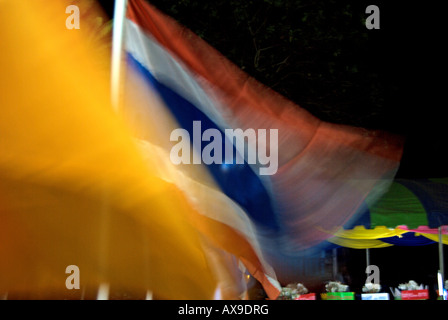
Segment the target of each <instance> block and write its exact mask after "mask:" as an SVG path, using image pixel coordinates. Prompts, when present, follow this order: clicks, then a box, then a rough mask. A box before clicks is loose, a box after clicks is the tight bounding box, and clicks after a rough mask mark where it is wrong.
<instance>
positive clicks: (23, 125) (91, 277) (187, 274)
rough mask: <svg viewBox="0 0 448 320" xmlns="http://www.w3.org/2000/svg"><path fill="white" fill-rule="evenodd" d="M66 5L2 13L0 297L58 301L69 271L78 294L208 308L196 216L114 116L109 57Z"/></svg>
mask: <svg viewBox="0 0 448 320" xmlns="http://www.w3.org/2000/svg"><path fill="white" fill-rule="evenodd" d="M74 3H76V4H77V5H78V6H81V5H82V3H83V2H82V1H76V2H74ZM69 4H70V3H69V2H67V1H51V3H50V2H48V1H41V0H30V1H16V0H9V1H0V30H2V31H1V33H2V35H1V41H0V101H1V109H0V293H2V292H8V293H9V294H10V296H13V294H16V297H18V298H20V297H31V298H35V297H41V298H59V297H62V296H64V294H66V292H67V291H68V290H70V289H68V288H67V282H70V281H75V280H76V279H73V278H70V277H71V276H73V275H74V274H72V273H66V270H67V267H68V266H72V265H75V266H77V267H78V268H79V274H78V276H79V281H80V286H81V289H82V287H83V286H91V285H93V286H96V285H98V284H99V283H104V282H105V283H109V284H111V285H112V286H116V287H119V288H126V290H129V291H130V292H140V291H144V290H151V291H153V292H154V295H155V296H156V297H159V298H168V299H207V298H211V297H212V296H213V292H214V290H215V288H216V281H215V278H214V276H213V275H212V272H211V270H210V268H209V265H208V263H207V259H206V256H205V254H204V251H203V250H202V247H201V244H200V241H199V238H198V235H197V234H196V231H195V229H193V228H192V227H191V226H190V223H189V221H188V218H187V216H188V215H189V214H191V213H192V211H193V209H192V208H191V206H190V205H189V203H188V202H187V200H186V199H185V197H184V195H183V194H182V193H181V191H180V190H179V189H178V188H177V187H176V186H175V185H174V184H172V183H170V182H168V181H164V180H162V179H160V178H159V177H158V176H156V175H155V174H154V173H153V172H152V170H151V165H156V163H155V162H154V163H151V157H149V160H148V159H146V160H144V159H143V157H142V155H141V153H140V151H139V150H138V149H137V147H136V145H135V143H134V142H133V140H132V136H131V133H130V132H131V130H130V129H129V128H128V127H126V126H125V125H124V122H123V121H122V120H121V119H120V118H119V117H118V116H117V114H115V113H114V112H113V110H112V108H111V106H110V99H109V96H110V93H109V73H108V70H107V65H108V64H107V63H104V62H105V61H109V60H110V57H109V56H108V54H107V52H108V50H107V51H104V50H99V49H98V48H102V47H101V44H99V43H97V42H95V41H94V38H92V37H91V36H89V32H88V31H89V24H88V23H85V21H84V20H83V19H81V20H80V21H79V29H77V28H72V29H70V28H68V27H67V19H68V18H70V19H72V18H73V19H74V18H75V17H70V15H71V14H73V13H74V11H73V12H70V11H69V12H68V13H67V12H66V9H67V6H68V5H69ZM82 9H83V8H82V7H81V8H80V11H81V13H82V12H83V10H82ZM89 10H93V9H92V8H89ZM69 22H70V23H71V22H73V21H69ZM105 53H106V54H105ZM146 156H148V155H146ZM167 161H169V159H167ZM68 280H70V281H68ZM81 289H76V288H75V289H71V290H81Z"/></svg>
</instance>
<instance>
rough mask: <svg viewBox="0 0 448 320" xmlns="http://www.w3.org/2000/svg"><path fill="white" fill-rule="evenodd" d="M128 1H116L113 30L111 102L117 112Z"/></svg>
mask: <svg viewBox="0 0 448 320" xmlns="http://www.w3.org/2000/svg"><path fill="white" fill-rule="evenodd" d="M126 6H127V0H115V7H114V22H113V29H112V64H111V101H112V107H113V108H114V110H115V111H117V112H118V111H119V105H120V79H121V73H122V58H123V34H124V19H125V16H126Z"/></svg>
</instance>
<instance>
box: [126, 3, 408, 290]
mask: <svg viewBox="0 0 448 320" xmlns="http://www.w3.org/2000/svg"><path fill="white" fill-rule="evenodd" d="M124 42H125V49H126V52H127V67H128V69H129V71H130V72H131V70H132V74H135V75H136V76H135V78H136V80H135V82H134V83H133V82H131V81H129V80H126V81H125V89H124V92H125V96H126V97H127V99H131V100H134V101H133V102H127V103H126V104H125V105H126V108H127V109H126V110H125V111H124V112H125V114H126V116H127V117H128V118H129V120H130V121H131V122H132V123H135V125H134V126H133V127H136V128H138V134H137V135H136V136H138V137H139V138H140V139H141V140H142V141H145V140H146V141H150V142H151V143H152V144H153V146H152V147H157V148H160V149H161V150H162V152H165V153H169V150H170V148H171V147H172V146H173V144H174V143H173V142H170V141H168V137H169V135H170V133H171V131H172V130H173V129H175V128H177V127H179V126H180V127H181V128H183V129H185V130H186V131H187V132H188V133H189V135H190V141H191V142H192V143H193V145H194V141H193V140H194V139H193V138H192V137H193V136H194V131H193V122H194V121H200V122H201V125H202V130H203V131H204V130H206V129H216V130H220V131H221V133H223V132H224V131H225V130H226V129H242V130H243V131H244V130H247V129H255V130H258V129H266V130H270V129H276V130H278V146H277V145H276V146H270V145H269V143H267V145H266V147H267V150H268V153H269V154H272V153H271V151H270V148H271V147H275V148H278V157H279V158H278V171H277V172H276V173H275V174H273V175H270V176H261V175H259V174H258V172H259V170H258V169H259V164H251V163H250V164H249V163H248V162H247V157H244V158H245V159H246V162H245V163H244V164H234V163H233V164H228V165H225V166H224V165H222V164H218V163H211V164H208V165H204V166H199V165H186V164H180V165H178V166H177V168H174V167H173V168H171V169H170V170H171V172H174V171H176V170H177V171H176V175H181V176H182V178H181V177H177V178H173V181H175V183H176V184H177V185H178V186H179V188H181V189H182V190H184V192H185V194H186V195H187V197H188V198H189V199H190V201H191V202H192V203H193V204H194V206H195V208H197V209H198V210H197V211H198V212H199V213H200V214H199V215H195V216H194V218H192V219H191V220H192V222H193V223H195V225H196V226H197V228H199V230H200V231H201V232H202V234H203V235H205V237H206V238H207V239H209V240H210V241H211V242H212V243H213V245H214V246H216V247H217V248H222V249H224V250H225V251H227V252H230V253H232V254H234V255H235V256H236V257H237V258H238V259H240V260H241V261H242V262H243V263H244V264H245V266H246V268H247V269H248V271H249V272H250V273H251V274H252V275H253V276H254V277H255V278H257V279H258V280H259V281H260V282H261V283H262V284H263V285H264V288H265V290H266V292H267V293H268V295H269V296H270V297H271V298H272V297H275V294H276V288H275V286H274V287H273V286H272V284H271V283H270V280H269V277H272V278H274V279H275V278H276V277H277V276H281V274H280V275H279V274H278V270H279V269H278V268H277V267H278V266H282V265H284V263H285V262H288V261H293V260H294V259H295V258H296V257H300V256H301V255H302V254H303V252H305V251H307V250H309V249H310V248H317V247H318V246H319V245H321V244H322V243H323V242H324V240H326V239H327V238H329V237H330V236H331V234H330V233H328V232H324V231H322V230H335V229H338V228H340V227H342V226H343V225H344V224H345V223H346V222H347V221H348V220H349V219H350V218H353V216H355V215H357V214H360V213H361V212H360V211H361V209H362V206H361V205H362V203H363V201H364V200H366V198H367V197H368V198H369V201H372V202H374V201H375V200H376V199H378V198H379V197H380V196H381V195H382V194H383V193H384V192H385V191H386V190H387V189H388V187H389V186H390V183H391V182H392V180H393V178H394V176H395V173H396V171H397V169H398V166H399V164H400V159H401V155H402V148H403V139H402V138H401V137H399V136H395V135H392V134H389V133H387V132H383V131H378V130H366V129H363V128H356V127H350V126H344V125H336V124H332V123H327V122H324V121H321V120H320V119H317V118H316V117H314V116H313V115H311V114H310V113H309V112H307V111H306V110H305V109H303V108H301V107H299V106H297V105H295V104H294V103H293V102H291V101H289V100H287V99H286V98H284V97H282V96H281V95H279V94H277V93H276V92H274V91H273V90H271V89H269V88H267V87H265V86H264V85H262V84H260V83H259V82H257V81H256V80H255V79H253V78H251V77H249V76H248V75H247V74H246V73H244V72H243V71H242V70H240V69H239V68H238V67H237V66H235V65H234V64H232V63H231V62H230V61H229V60H227V59H226V58H225V57H224V56H223V55H221V54H220V53H219V52H218V51H216V50H215V49H214V48H212V47H211V46H209V45H208V44H207V43H206V42H205V41H204V40H202V39H201V38H200V37H198V36H197V35H195V34H193V32H191V31H190V30H188V29H187V28H185V27H183V26H181V25H180V24H179V23H177V22H176V21H175V20H173V19H172V18H170V17H168V16H166V15H165V14H163V13H162V12H160V11H159V10H157V9H156V8H154V7H153V6H152V5H150V4H148V2H147V1H143V0H129V1H128V8H127V19H126V25H125V35H124ZM145 101H146V102H148V103H147V104H148V105H145ZM155 101H157V103H155ZM149 102H150V103H149ZM130 106H132V107H130ZM360 107H362V106H360ZM162 110H169V111H170V112H171V113H172V114H173V115H174V118H175V120H176V121H177V123H176V122H174V123H171V124H169V121H172V120H166V121H164V120H163V118H160V117H161V115H162V114H163V112H162ZM154 115H157V118H158V121H157V122H158V123H154V122H152V121H153V120H154V119H153V118H154ZM159 116H160V117H159ZM167 119H169V118H167ZM151 120H152V121H151ZM145 122H147V123H145ZM154 132H157V133H160V134H161V136H160V137H162V138H160V140H157V139H154ZM224 140H225V139H223V141H222V144H223V146H222V147H223V150H225V144H224ZM213 142H215V141H213ZM247 148H248V149H251V150H257V148H259V146H257V145H250V141H249V143H248V146H247ZM248 149H245V150H242V149H238V148H237V146H234V154H236V152H239V153H240V155H241V156H243V155H246V154H247V153H248ZM203 151H204V146H203V145H202V146H198V145H194V152H196V153H198V154H199V155H201V154H202V152H203ZM222 154H224V152H222ZM190 156H191V155H190ZM163 158H164V157H162V159H163ZM165 158H166V156H165ZM221 163H224V161H221ZM166 165H168V164H166ZM156 167H159V168H160V166H156ZM204 171H206V172H204ZM207 172H208V174H207ZM290 259H291V260H290ZM290 267H291V268H294V265H290ZM280 269H281V268H280ZM266 276H268V277H266Z"/></svg>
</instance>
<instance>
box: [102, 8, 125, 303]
mask: <svg viewBox="0 0 448 320" xmlns="http://www.w3.org/2000/svg"><path fill="white" fill-rule="evenodd" d="M126 6H127V0H115V6H114V18H113V19H114V20H113V28H112V58H111V59H112V61H111V81H110V90H111V92H110V97H111V103H112V108H113V109H114V111H115V112H117V113H118V112H119V108H120V93H121V92H120V89H121V88H120V83H121V81H120V80H121V75H122V59H123V34H124V19H125V15H126ZM104 202H105V212H104V213H103V218H102V220H103V221H102V230H100V231H99V232H100V240H101V241H102V242H103V243H102V245H103V246H105V245H107V244H106V243H107V236H108V234H107V233H108V232H107V229H108V227H109V223H108V222H109V219H108V208H107V206H108V204H107V198H106V199H105V201H104ZM103 250H106V248H105V247H104V248H103ZM100 260H101V263H102V264H103V265H102V267H103V270H105V266H104V264H105V263H107V262H106V261H105V260H104V258H101V259H100ZM109 292H110V285H109V283H101V284H100V286H99V288H98V293H97V300H108V299H109Z"/></svg>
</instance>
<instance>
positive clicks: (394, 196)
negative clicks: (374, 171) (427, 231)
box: [368, 182, 428, 229]
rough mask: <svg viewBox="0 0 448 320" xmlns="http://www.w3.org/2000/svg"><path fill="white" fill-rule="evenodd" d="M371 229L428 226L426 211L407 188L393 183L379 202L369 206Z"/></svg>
mask: <svg viewBox="0 0 448 320" xmlns="http://www.w3.org/2000/svg"><path fill="white" fill-rule="evenodd" d="M368 206H369V210H370V222H371V228H375V227H377V226H386V227H388V228H395V227H396V226H398V225H406V226H408V228H411V229H414V228H417V227H418V226H426V225H428V218H427V216H426V210H425V208H424V207H423V205H422V204H421V202H420V201H419V199H418V198H417V196H416V195H415V194H414V193H413V192H412V191H410V190H409V189H407V188H406V187H405V186H403V185H401V184H399V183H397V182H393V183H392V185H391V187H390V189H389V190H388V192H387V193H386V194H384V195H383V196H382V197H381V198H380V200H378V202H376V203H375V204H373V205H369V204H368Z"/></svg>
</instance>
